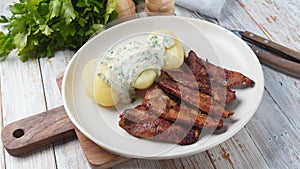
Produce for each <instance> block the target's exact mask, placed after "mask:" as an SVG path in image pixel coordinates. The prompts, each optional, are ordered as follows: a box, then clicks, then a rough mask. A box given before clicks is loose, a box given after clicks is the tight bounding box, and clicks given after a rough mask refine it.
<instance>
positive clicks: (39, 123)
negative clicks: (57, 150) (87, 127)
mask: <svg viewBox="0 0 300 169" xmlns="http://www.w3.org/2000/svg"><path fill="white" fill-rule="evenodd" d="M1 137H2V142H3V145H4V147H5V148H6V150H7V152H8V153H9V154H11V155H14V156H20V155H23V154H27V153H29V152H32V151H34V150H37V149H39V148H42V147H45V146H48V145H50V144H52V143H55V142H59V141H63V140H66V139H71V138H74V137H76V135H75V130H74V125H73V124H72V122H71V121H70V119H69V118H68V116H67V114H66V112H65V109H64V107H63V106H60V107H57V108H54V109H51V110H48V111H45V112H42V113H39V114H36V115H33V116H31V117H27V118H25V119H21V120H19V121H16V122H13V123H10V124H8V125H7V126H5V127H4V128H3V129H2V134H1Z"/></svg>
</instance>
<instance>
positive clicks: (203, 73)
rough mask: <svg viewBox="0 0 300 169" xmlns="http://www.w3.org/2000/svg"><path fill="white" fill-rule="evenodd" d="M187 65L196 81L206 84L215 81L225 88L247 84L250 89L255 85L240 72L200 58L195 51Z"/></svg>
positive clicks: (191, 53) (190, 54) (189, 57)
mask: <svg viewBox="0 0 300 169" xmlns="http://www.w3.org/2000/svg"><path fill="white" fill-rule="evenodd" d="M185 63H186V64H187V65H188V67H189V68H190V69H191V71H192V73H193V74H194V75H195V77H196V79H197V80H199V81H202V82H204V83H208V82H209V81H210V80H213V81H216V82H218V83H220V84H222V85H224V86H237V85H241V84H245V85H246V86H248V87H253V86H254V84H255V82H254V81H253V80H251V79H250V78H248V77H247V76H245V75H243V74H242V73H240V72H236V71H232V70H228V69H224V68H222V67H219V66H216V65H214V64H212V63H210V62H208V61H205V60H203V59H201V58H199V57H198V56H197V55H196V53H195V52H194V51H190V52H189V55H188V57H187V58H186V59H185Z"/></svg>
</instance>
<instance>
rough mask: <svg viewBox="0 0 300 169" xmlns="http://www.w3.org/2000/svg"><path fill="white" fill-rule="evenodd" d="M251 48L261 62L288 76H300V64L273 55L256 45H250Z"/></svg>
mask: <svg viewBox="0 0 300 169" xmlns="http://www.w3.org/2000/svg"><path fill="white" fill-rule="evenodd" d="M251 49H252V50H253V51H254V53H255V54H256V56H257V57H258V59H259V60H260V62H261V63H263V64H265V65H267V66H269V67H271V68H273V69H275V70H278V71H281V72H283V73H285V74H287V75H289V76H293V77H296V78H300V64H299V63H297V62H292V61H290V60H287V59H284V58H281V57H278V56H275V55H273V54H272V53H270V52H267V51H266V50H263V49H261V48H260V47H258V46H256V45H252V46H251Z"/></svg>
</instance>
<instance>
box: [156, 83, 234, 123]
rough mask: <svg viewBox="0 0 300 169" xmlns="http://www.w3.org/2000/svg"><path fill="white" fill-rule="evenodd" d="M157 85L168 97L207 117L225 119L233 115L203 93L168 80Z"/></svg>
mask: <svg viewBox="0 0 300 169" xmlns="http://www.w3.org/2000/svg"><path fill="white" fill-rule="evenodd" d="M158 85H159V86H160V87H161V88H162V89H163V90H164V91H165V92H167V93H169V95H173V96H175V97H176V98H177V99H180V100H182V101H184V102H186V103H189V104H190V105H192V106H194V107H196V108H198V109H199V110H201V111H202V112H205V113H207V114H209V115H213V116H215V117H217V118H220V117H224V118H227V117H229V116H231V115H233V112H229V111H227V110H225V108H224V106H223V105H222V104H221V103H219V102H217V101H216V100H214V99H213V98H212V97H211V96H209V95H207V94H205V93H202V92H198V91H195V90H193V89H190V88H188V87H186V86H183V85H181V84H179V83H176V82H174V81H170V80H160V81H158Z"/></svg>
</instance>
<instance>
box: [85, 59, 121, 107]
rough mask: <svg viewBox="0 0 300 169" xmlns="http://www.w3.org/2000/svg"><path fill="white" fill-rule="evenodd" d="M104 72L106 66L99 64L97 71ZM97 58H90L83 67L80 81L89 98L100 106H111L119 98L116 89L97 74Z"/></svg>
mask: <svg viewBox="0 0 300 169" xmlns="http://www.w3.org/2000/svg"><path fill="white" fill-rule="evenodd" d="M99 71H100V72H102V73H105V72H106V71H107V67H104V66H100V67H99V68H98V72H99ZM96 72H97V60H96V59H92V60H90V61H89V62H88V63H87V64H86V65H85V67H84V69H83V72H82V82H83V86H84V88H85V91H86V94H87V95H88V97H89V98H91V99H93V100H94V101H95V102H96V103H97V104H100V105H102V106H113V105H115V104H117V103H118V102H119V100H120V97H119V95H118V94H117V92H116V91H114V90H112V88H111V87H110V86H109V85H108V84H107V83H105V82H104V81H103V80H102V79H101V78H100V77H99V76H98V75H97V73H96Z"/></svg>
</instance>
